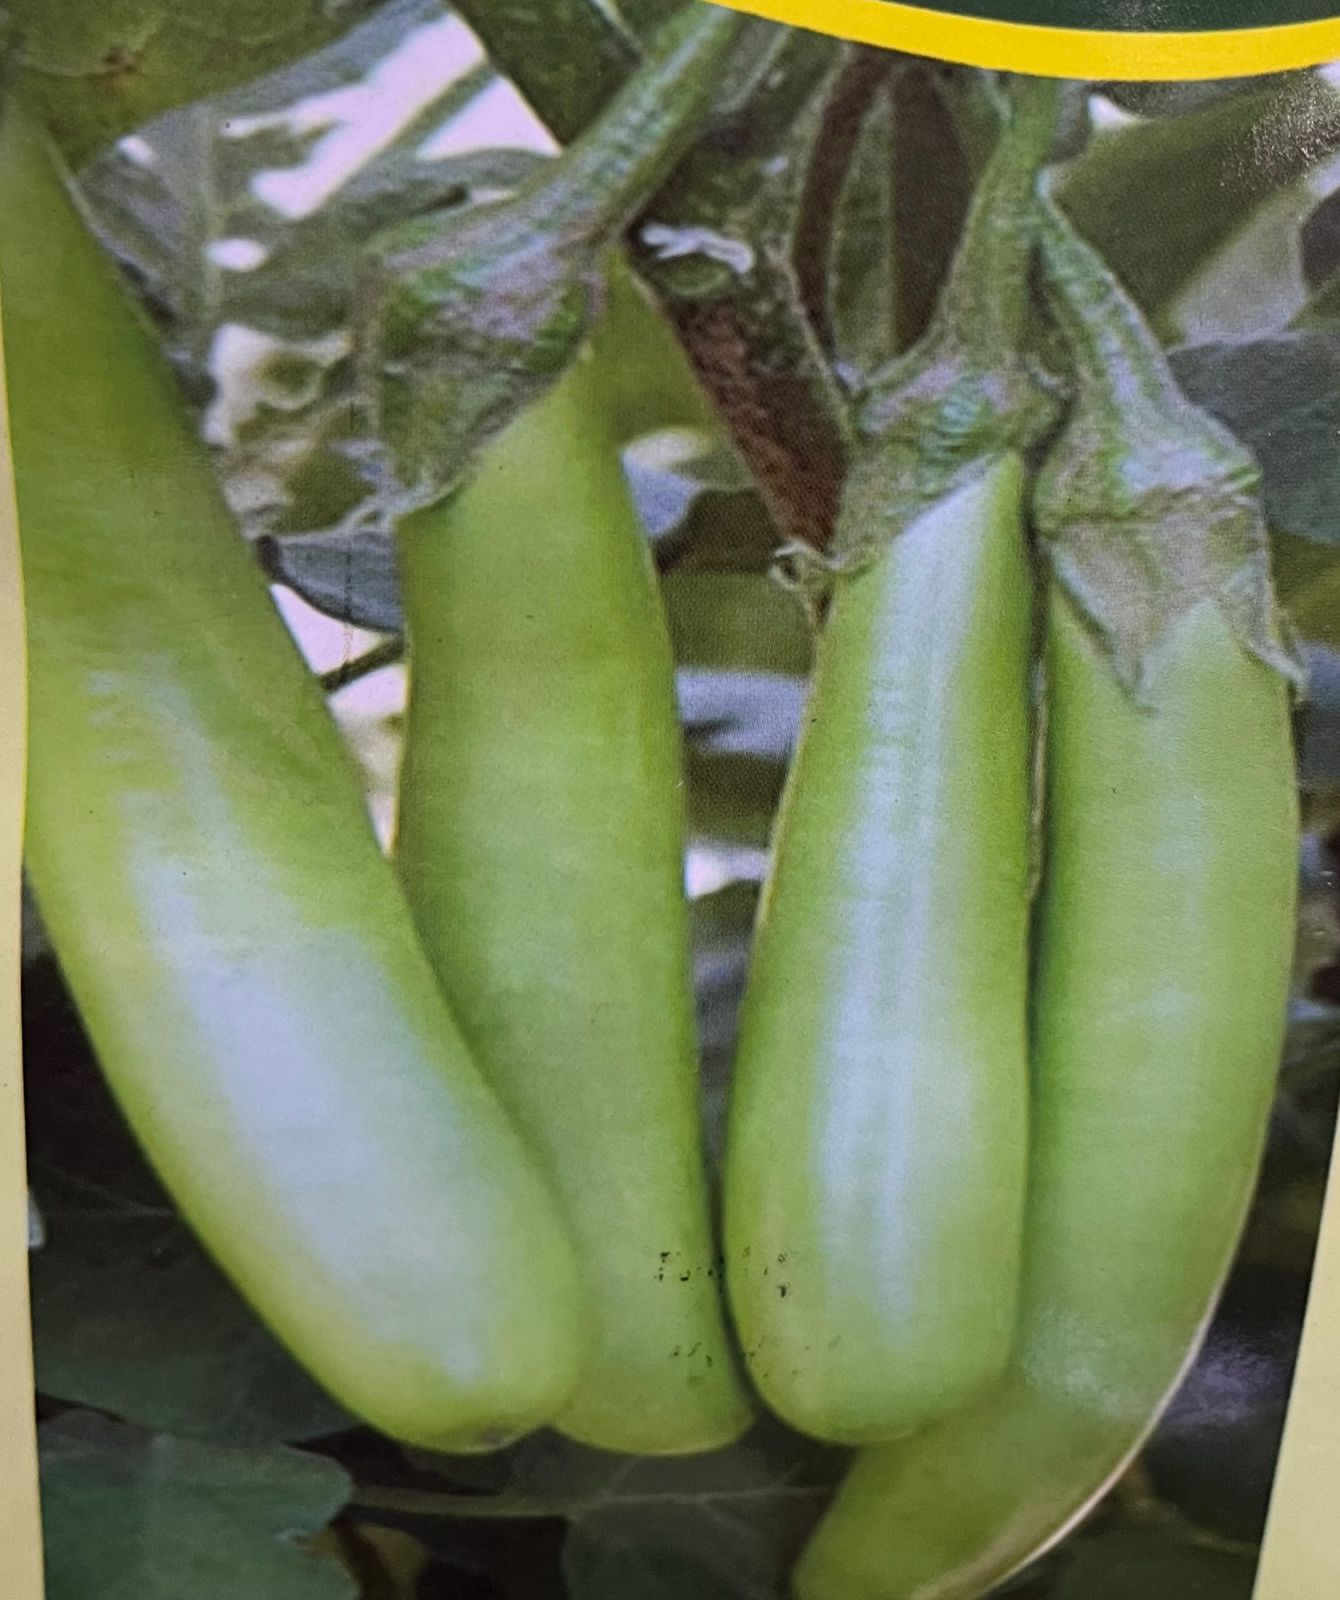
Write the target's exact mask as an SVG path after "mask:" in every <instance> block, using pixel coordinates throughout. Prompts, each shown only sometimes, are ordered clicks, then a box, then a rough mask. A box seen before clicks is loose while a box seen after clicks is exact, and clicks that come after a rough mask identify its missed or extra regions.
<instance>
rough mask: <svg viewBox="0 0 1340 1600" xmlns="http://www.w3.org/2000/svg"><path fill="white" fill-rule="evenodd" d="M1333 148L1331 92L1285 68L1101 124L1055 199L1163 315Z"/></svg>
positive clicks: (1336, 145) (1336, 103)
mask: <svg viewBox="0 0 1340 1600" xmlns="http://www.w3.org/2000/svg"><path fill="white" fill-rule="evenodd" d="M1301 129H1306V130H1307V136H1306V138H1303V137H1300V130H1301ZM1337 149H1340V93H1337V91H1336V90H1335V89H1333V88H1332V87H1331V86H1330V85H1329V84H1327V83H1326V82H1325V81H1324V79H1322V78H1321V77H1319V76H1317V75H1315V74H1311V73H1302V72H1300V73H1294V74H1290V75H1289V77H1288V78H1287V79H1283V80H1279V81H1277V82H1272V83H1267V84H1266V85H1265V86H1264V87H1261V86H1259V85H1258V86H1257V87H1256V88H1255V89H1254V90H1253V91H1252V92H1247V93H1243V94H1239V95H1234V96H1232V97H1229V98H1226V99H1220V100H1217V101H1215V102H1213V103H1211V104H1209V105H1205V106H1202V107H1201V108H1200V109H1198V110H1194V111H1188V112H1187V113H1186V114H1185V115H1184V116H1179V117H1165V118H1160V119H1157V120H1153V121H1143V122H1133V123H1130V124H1128V125H1125V126H1122V127H1118V128H1113V129H1108V130H1106V131H1105V132H1103V133H1101V134H1099V135H1098V136H1097V137H1095V138H1094V139H1093V140H1092V141H1091V142H1090V144H1089V146H1088V148H1087V150H1086V151H1085V152H1084V154H1083V155H1082V156H1081V157H1080V158H1079V159H1078V160H1077V161H1075V162H1074V163H1073V164H1072V165H1071V167H1070V168H1069V169H1068V170H1067V171H1066V172H1065V174H1064V176H1063V179H1062V182H1061V185H1060V188H1059V194H1058V198H1060V199H1061V200H1062V201H1063V203H1064V205H1065V208H1066V210H1067V212H1069V214H1070V215H1071V216H1072V217H1073V218H1074V220H1075V223H1076V225H1077V226H1078V228H1079V229H1080V231H1081V232H1082V233H1083V234H1084V235H1085V236H1086V237H1087V238H1088V239H1090V240H1091V241H1092V243H1093V244H1094V245H1095V246H1096V247H1097V248H1098V250H1099V251H1100V253H1101V254H1102V255H1104V256H1105V257H1106V258H1107V260H1108V262H1109V263H1110V265H1111V266H1112V269H1113V270H1114V271H1115V272H1116V274H1117V276H1118V277H1119V278H1120V279H1121V280H1122V282H1123V283H1124V284H1125V285H1126V287H1127V288H1128V289H1129V290H1130V292H1131V293H1132V294H1133V295H1134V296H1135V298H1136V300H1137V301H1139V303H1140V305H1141V306H1142V307H1143V309H1144V310H1145V311H1146V312H1147V313H1148V314H1150V315H1151V316H1153V317H1155V318H1156V319H1160V318H1162V316H1163V314H1164V313H1165V312H1166V311H1167V310H1168V308H1169V307H1170V305H1171V304H1172V302H1173V301H1174V300H1175V299H1176V297H1177V295H1178V294H1179V293H1180V292H1181V291H1182V290H1183V289H1184V288H1185V287H1186V286H1187V285H1188V284H1189V283H1190V282H1191V281H1192V280H1193V279H1194V278H1196V277H1198V276H1199V275H1200V274H1202V273H1203V272H1204V271H1205V270H1206V267H1207V264H1208V263H1209V262H1211V261H1212V260H1213V259H1214V258H1215V257H1217V256H1219V255H1221V254H1222V253H1223V252H1224V251H1225V250H1226V249H1228V248H1229V246H1230V245H1231V244H1232V242H1233V240H1234V239H1235V237H1236V236H1237V235H1238V234H1239V233H1240V232H1241V230H1242V229H1243V228H1244V226H1246V225H1247V223H1248V222H1249V221H1250V219H1251V218H1252V217H1253V215H1254V214H1255V213H1256V212H1257V210H1258V209H1259V208H1260V207H1261V206H1263V205H1265V204H1266V203H1267V202H1268V201H1269V200H1271V199H1272V197H1274V196H1277V195H1279V194H1280V193H1281V191H1284V190H1286V189H1288V188H1290V187H1291V186H1292V185H1294V184H1296V183H1297V182H1298V181H1299V180H1300V179H1301V178H1303V177H1304V176H1305V175H1306V174H1307V173H1309V172H1311V171H1313V170H1314V169H1316V168H1317V167H1319V166H1320V165H1321V164H1322V163H1323V162H1324V161H1326V160H1327V159H1328V158H1329V157H1330V156H1331V155H1332V154H1333V153H1334V152H1335V151H1336V150H1337ZM1141 219H1143V221H1144V225H1141Z"/></svg>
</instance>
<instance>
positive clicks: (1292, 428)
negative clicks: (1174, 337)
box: [1172, 332, 1340, 545]
mask: <svg viewBox="0 0 1340 1600" xmlns="http://www.w3.org/2000/svg"><path fill="white" fill-rule="evenodd" d="M1172 364H1173V370H1174V371H1175V372H1176V374H1177V377H1178V380H1179V382H1180V383H1181V384H1182V387H1183V388H1184V389H1185V390H1186V392H1187V394H1188V395H1189V396H1190V397H1191V398H1192V399H1193V400H1194V401H1195V402H1196V403H1197V404H1198V405H1200V406H1203V407H1204V408H1205V409H1206V410H1207V411H1209V412H1211V413H1212V414H1213V415H1214V416H1217V417H1218V418H1219V419H1220V421H1221V422H1224V423H1226V424H1227V426H1228V427H1230V428H1231V429H1232V430H1233V432H1234V433H1236V434H1237V436H1238V437H1239V438H1240V439H1241V440H1242V441H1243V443H1244V444H1246V445H1248V446H1250V448H1251V449H1252V450H1253V452H1254V453H1255V455H1256V458H1257V460H1258V461H1259V462H1260V464H1261V467H1262V470H1263V471H1264V473H1265V496H1266V516H1267V519H1268V521H1269V522H1270V525H1271V527H1272V528H1274V529H1276V530H1277V531H1279V532H1280V533H1283V534H1287V535H1289V536H1291V537H1293V538H1296V539H1309V540H1313V541H1316V542H1317V543H1320V544H1327V545H1334V544H1338V543H1340V450H1337V449H1336V440H1337V437H1340V332H1336V333H1323V332H1313V333H1285V334H1281V335H1279V336H1278V337H1277V338H1273V339H1260V340H1256V341H1253V342H1251V343H1248V344H1212V345H1192V346H1189V347H1187V348H1184V349H1182V350H1177V351H1174V352H1173V356H1172Z"/></svg>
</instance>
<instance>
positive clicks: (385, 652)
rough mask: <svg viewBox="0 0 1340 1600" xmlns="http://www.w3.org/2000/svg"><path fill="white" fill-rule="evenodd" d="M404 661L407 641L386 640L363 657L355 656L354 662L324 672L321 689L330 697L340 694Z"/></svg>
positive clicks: (347, 662)
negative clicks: (385, 668)
mask: <svg viewBox="0 0 1340 1600" xmlns="http://www.w3.org/2000/svg"><path fill="white" fill-rule="evenodd" d="M404 659H405V641H404V640H403V639H399V638H397V639H384V640H383V641H382V642H381V643H380V644H378V645H374V646H373V647H372V649H371V650H367V651H365V652H364V653H363V654H362V655H361V656H355V657H354V659H353V660H352V661H344V662H342V663H341V664H340V665H339V666H338V667H334V668H332V669H331V670H330V671H329V672H323V673H322V674H321V679H320V682H321V687H322V688H323V689H324V690H325V692H326V693H327V694H328V695H330V694H338V693H339V692H340V690H341V689H347V688H348V687H349V685H350V684H353V683H358V682H360V681H361V680H362V679H363V678H369V677H371V676H372V674H373V673H374V672H380V671H381V670H382V668H383V667H394V666H396V665H397V664H398V663H399V662H401V661H403V660H404Z"/></svg>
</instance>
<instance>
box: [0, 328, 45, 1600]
mask: <svg viewBox="0 0 1340 1600" xmlns="http://www.w3.org/2000/svg"><path fill="white" fill-rule="evenodd" d="M25 669H26V661H25V650H24V623H23V586H22V581H21V579H20V576H19V540H18V515H17V512H16V510H15V505H14V476H13V466H12V462H11V458H10V450H9V412H8V407H7V405H6V403H5V386H4V345H3V338H0V1577H2V1578H3V1582H0V1591H2V1592H3V1593H4V1595H5V1597H6V1600H41V1597H42V1541H41V1527H40V1521H39V1513H38V1493H37V1450H36V1428H35V1424H34V1420H33V1357H32V1322H31V1319H30V1315H29V1310H28V1248H27V1239H28V1191H27V1185H26V1181H25V1172H26V1160H25V1153H24V1138H23V1070H22V1060H23V1049H22V1043H21V1031H22V1030H21V1025H20V1017H19V960H20V929H19V888H20V863H21V860H22V853H23V791H24V764H25V755H26V747H27V737H26V734H27V726H26V725H27V693H26V670H25Z"/></svg>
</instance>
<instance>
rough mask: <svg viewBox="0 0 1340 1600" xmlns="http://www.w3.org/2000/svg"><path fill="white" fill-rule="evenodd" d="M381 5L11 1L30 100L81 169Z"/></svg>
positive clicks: (349, 0)
mask: <svg viewBox="0 0 1340 1600" xmlns="http://www.w3.org/2000/svg"><path fill="white" fill-rule="evenodd" d="M376 4H377V0H288V3H287V4H285V5H279V6H277V5H274V4H273V3H272V0H7V6H6V9H7V10H8V12H9V15H10V18H11V20H12V21H13V23H14V24H15V25H16V28H17V31H18V37H19V41H20V48H21V52H22V59H23V61H24V63H25V67H26V78H27V85H28V89H29V92H30V93H32V94H33V95H34V97H35V98H36V100H37V102H38V104H39V105H40V107H41V109H42V111H43V113H44V115H45V116H46V118H47V121H48V123H49V125H50V126H51V128H52V130H53V131H54V133H55V134H56V136H57V138H58V139H59V140H60V143H61V145H62V146H63V148H64V149H65V152H66V155H67V157H68V158H69V159H70V160H71V161H72V162H73V163H74V164H75V165H78V164H80V163H81V162H83V161H84V160H85V159H87V158H88V157H89V156H91V155H93V154H94V153H95V152H97V151H98V150H101V149H105V148H106V147H107V146H108V145H110V144H111V143H112V142H113V141H114V140H115V139H117V138H118V137H120V135H122V134H125V133H128V132H130V130H131V129H133V128H136V127H139V126H140V125H141V124H142V123H144V122H147V121H148V120H149V119H150V118H151V117H154V116H156V115H158V113H159V112H161V111H164V110H166V109H167V108H168V107H170V106H179V105H184V104H185V103H186V102H187V101H189V100H198V99H202V98H204V96H206V95H209V94H216V93H218V92H219V91H220V90H222V89H225V88H227V87H229V86H230V85H232V84H236V83H244V82H246V81H247V80H248V79H252V78H255V77H258V76H259V75H260V74H261V73H265V72H269V71H272V70H274V69H275V68H278V67H281V66H283V65H285V64H286V63H288V62H290V61H292V60H294V59H295V58H296V57H299V56H303V55H306V54H307V53H308V52H310V51H313V50H317V49H319V48H320V47H321V46H322V45H323V44H325V43H326V42H327V41H328V40H330V39H333V38H337V37H338V36H339V35H340V34H342V33H344V32H345V31H346V30H347V29H349V28H351V27H352V26H353V25H354V24H355V23H356V22H358V21H359V20H360V19H362V18H363V17H365V16H367V15H368V13H369V12H371V11H372V10H373V9H374V8H375V6H376Z"/></svg>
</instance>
